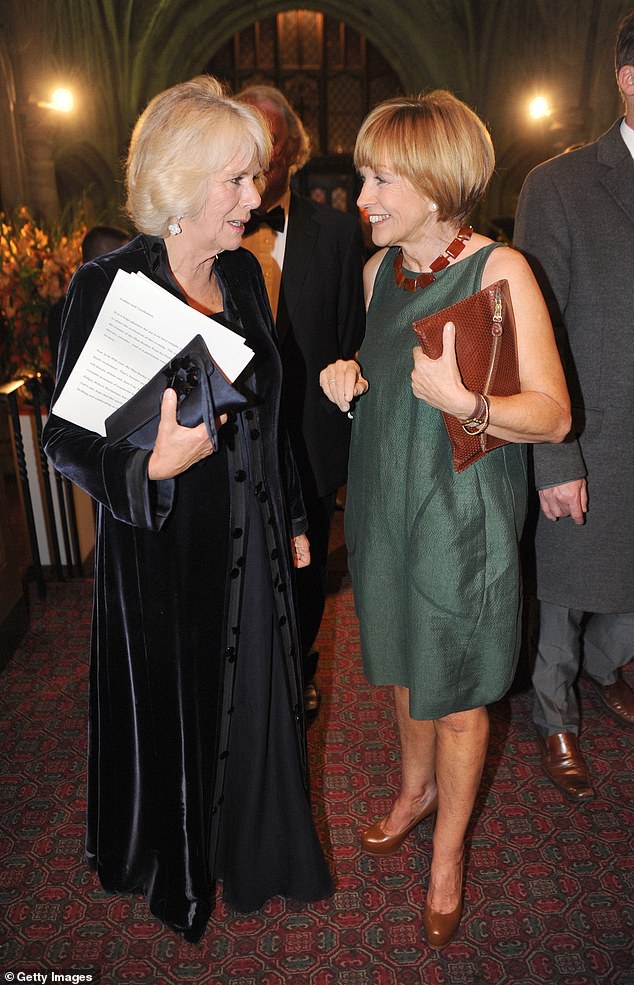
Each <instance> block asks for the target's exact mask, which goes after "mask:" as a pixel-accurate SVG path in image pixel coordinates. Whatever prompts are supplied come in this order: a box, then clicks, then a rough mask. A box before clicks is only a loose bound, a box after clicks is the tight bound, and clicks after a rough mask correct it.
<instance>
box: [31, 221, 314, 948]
mask: <svg viewBox="0 0 634 985" xmlns="http://www.w3.org/2000/svg"><path fill="white" fill-rule="evenodd" d="M118 269H124V270H127V271H142V272H143V273H145V274H146V275H147V276H148V277H150V278H152V279H153V280H155V281H156V282H157V283H159V284H160V285H161V286H162V287H164V288H166V289H167V290H169V291H171V292H172V293H173V294H175V295H177V296H181V295H180V294H179V290H178V287H177V285H176V284H175V282H174V281H173V279H172V278H171V275H170V273H169V269H168V266H167V259H166V250H165V246H164V243H163V241H162V240H160V239H154V238H151V237H147V236H138V237H137V238H136V239H134V240H133V241H132V242H131V243H130V244H128V245H127V246H124V247H123V248H121V249H120V250H117V251H116V252H115V253H112V254H109V255H108V256H106V257H102V258H99V259H98V260H96V261H93V262H91V263H89V264H86V265H85V266H84V267H82V268H81V269H80V270H79V271H78V272H77V273H76V275H75V277H74V278H73V281H72V283H71V286H70V289H69V293H68V300H67V303H66V307H65V312H64V327H63V333H62V342H61V346H60V360H59V377H58V384H57V387H58V391H59V390H61V388H62V387H63V385H64V383H65V381H66V380H67V379H68V375H69V373H70V371H71V369H72V367H73V365H74V364H75V362H76V360H77V358H78V356H79V353H80V351H81V349H82V347H83V345H84V343H85V341H86V338H87V336H88V335H89V333H90V330H91V327H92V325H93V324H94V322H95V319H96V317H97V314H98V311H99V308H100V306H101V304H102V302H103V300H104V297H105V295H106V293H107V291H108V288H109V286H110V284H111V283H112V281H113V279H114V276H115V274H116V271H117V270H118ZM216 269H217V271H218V274H219V277H220V280H221V283H222V285H223V288H224V293H225V311H226V312H227V315H228V316H229V317H230V319H231V320H236V319H239V322H240V323H241V325H242V329H243V332H244V336H245V338H246V340H247V342H248V344H249V345H250V346H251V347H252V348H253V349H254V350H255V352H256V356H255V359H254V361H253V363H252V364H251V365H250V367H249V368H248V369H247V370H246V373H245V375H246V381H245V382H244V384H243V386H244V389H245V392H248V393H249V394H250V395H251V398H252V400H251V408H250V409H249V410H248V411H246V412H244V414H243V415H242V417H243V420H242V421H241V422H240V427H241V428H242V431H241V436H242V442H241V441H240V440H238V430H239V429H238V424H237V423H236V422H235V421H234V422H231V421H230V422H229V423H228V424H227V425H225V427H224V428H222V429H221V430H220V432H219V436H220V439H221V440H220V442H219V450H218V452H217V453H216V454H214V455H212V456H210V457H209V458H207V459H205V460H204V461H202V462H199V463H197V464H196V465H195V466H193V467H192V468H190V469H189V470H188V471H187V472H185V473H184V474H183V475H181V476H178V477H177V478H176V479H172V480H167V481H161V482H151V481H149V480H148V479H147V460H148V458H149V454H150V453H149V452H147V451H143V450H139V449H136V448H133V447H132V446H131V445H129V444H127V443H125V442H121V443H119V444H111V443H110V442H109V441H108V440H107V439H106V438H103V437H100V436H98V435H96V434H94V433H92V432H89V431H86V430H84V429H83V428H81V427H78V426H75V425H73V424H70V423H69V422H67V421H65V420H62V419H61V418H59V417H56V416H55V414H51V416H50V418H49V420H48V423H47V425H46V429H45V435H44V440H45V447H46V452H47V454H48V455H49V457H50V458H51V460H52V461H53V463H54V465H55V467H56V468H57V469H59V471H60V472H62V473H63V474H64V475H66V476H67V477H68V478H69V479H71V480H72V481H73V482H75V483H76V484H77V485H78V486H80V487H81V488H83V489H84V490H86V491H87V492H88V493H89V494H90V495H91V496H92V497H94V499H95V500H96V502H97V504H98V506H97V542H96V559H95V560H96V566H95V598H94V616H93V634H92V660H91V697H90V733H89V791H88V836H87V856H88V859H89V861H90V863H91V864H92V865H93V866H94V867H95V868H96V869H97V871H98V872H99V875H100V878H101V881H102V883H103V885H104V886H105V888H107V889H110V890H114V891H126V892H143V893H145V895H146V896H147V897H148V900H149V903H150V908H151V909H152V911H153V912H154V913H155V914H156V915H158V916H159V917H160V918H161V919H163V920H165V922H167V923H168V924H169V925H171V926H173V927H175V928H176V929H178V930H181V931H182V932H183V933H184V934H185V936H186V937H188V938H189V939H190V940H196V939H197V938H199V937H200V936H201V934H202V932H203V931H204V927H205V924H206V922H207V919H208V916H209V913H210V910H211V906H212V893H213V880H214V877H215V876H216V874H217V872H216V867H215V857H216V846H217V843H218V838H219V830H218V818H219V816H220V815H221V813H222V812H221V809H220V805H221V804H222V799H223V780H224V773H225V769H226V768H230V766H228V767H227V766H226V762H227V755H228V753H227V748H228V744H229V743H228V734H229V726H230V720H231V714H232V711H233V708H232V689H233V675H234V667H235V657H236V648H237V646H238V643H239V639H240V633H241V629H242V626H243V625H244V620H245V619H248V613H245V612H243V611H242V587H241V586H242V580H243V577H244V574H245V572H244V566H245V558H247V553H248V552H247V549H246V541H247V539H248V531H249V524H250V522H252V519H251V520H250V512H249V511H253V509H254V506H253V504H254V503H256V504H257V506H256V507H255V508H256V509H258V510H259V511H260V513H261V516H262V520H263V529H264V531H265V534H264V539H265V543H266V551H265V552H262V553H265V555H266V556H265V557H264V558H262V557H260V558H259V563H260V565H261V564H264V565H265V570H266V571H269V570H270V575H271V577H270V581H271V583H272V585H274V586H275V587H274V589H273V590H272V592H271V589H270V585H269V597H271V598H273V599H274V603H271V607H272V608H273V609H274V610H276V611H275V616H274V618H275V619H276V620H277V623H278V624H279V627H280V629H279V633H280V635H281V643H282V647H283V652H284V665H285V672H286V676H287V678H288V693H289V694H290V700H291V703H292V715H293V723H294V725H293V732H294V736H295V741H296V743H297V746H298V755H299V759H300V762H301V768H302V770H303V777H302V779H303V783H304V788H305V787H306V758H305V744H304V727H303V720H302V709H301V700H300V695H301V689H300V688H301V682H300V673H299V670H298V666H297V653H298V649H297V644H296V626H295V616H294V612H293V606H292V593H291V591H290V587H289V586H290V582H291V578H292V570H291V560H290V553H289V539H290V535H291V532H292V533H293V534H297V533H300V532H302V531H303V529H305V518H304V515H303V504H302V501H301V493H300V492H299V486H298V484H297V480H296V476H295V473H294V469H293V466H292V459H290V456H289V457H287V453H286V451H285V450H284V452H283V454H282V455H280V452H279V447H278V406H279V394H280V385H281V367H280V359H279V356H278V352H277V347H276V343H275V341H274V339H273V336H272V321H271V314H270V309H269V305H268V301H267V298H266V292H265V288H264V284H263V281H262V276H261V272H260V268H259V266H258V264H257V262H256V261H255V260H254V258H253V257H252V256H251V254H249V253H248V252H247V251H245V250H243V249H239V250H237V251H236V252H235V253H224V254H222V255H221V257H220V258H219V260H218V261H217V267H216ZM245 435H246V436H247V437H246V440H247V443H248V452H249V454H248V461H244V460H243V459H244V440H245V439H244V436H245ZM286 447H287V445H286V444H285V445H284V449H286ZM241 449H242V450H241ZM280 460H283V465H282V467H280ZM247 469H250V470H251V472H250V475H252V476H253V487H252V494H251V497H250V498H249V496H248V495H247V493H246V490H247V487H248V486H249V483H248V482H247V481H245V479H246V478H247V475H246V471H247ZM283 476H284V478H283ZM283 485H284V486H286V489H285V490H284V492H283ZM286 502H288V504H289V508H288V510H287V507H286ZM258 522H259V521H258ZM272 618H273V617H272ZM229 763H231V758H230V757H229ZM221 874H222V873H221ZM300 898H301V897H300Z"/></svg>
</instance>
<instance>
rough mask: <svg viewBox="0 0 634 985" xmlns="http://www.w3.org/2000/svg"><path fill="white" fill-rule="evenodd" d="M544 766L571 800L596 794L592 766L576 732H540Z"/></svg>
mask: <svg viewBox="0 0 634 985" xmlns="http://www.w3.org/2000/svg"><path fill="white" fill-rule="evenodd" d="M539 743H540V751H541V760H542V768H543V770H544V773H545V774H546V776H548V778H549V779H550V780H552V781H553V783H554V784H555V786H557V787H559V789H560V790H562V791H563V792H564V793H565V795H566V797H569V798H570V800H589V799H590V797H594V790H593V789H592V784H591V782H590V776H589V774H588V768H587V766H586V764H585V761H584V758H583V756H582V755H581V750H580V748H579V740H578V738H577V736H576V734H575V733H574V732H555V734H554V735H540V736H539Z"/></svg>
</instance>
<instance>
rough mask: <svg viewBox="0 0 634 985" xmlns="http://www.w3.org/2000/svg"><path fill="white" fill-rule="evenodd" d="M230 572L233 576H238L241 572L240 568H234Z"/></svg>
mask: <svg viewBox="0 0 634 985" xmlns="http://www.w3.org/2000/svg"><path fill="white" fill-rule="evenodd" d="M229 574H230V577H231V578H237V577H238V575H239V574H240V568H232V569H231V571H230V572H229Z"/></svg>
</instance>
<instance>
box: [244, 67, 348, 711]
mask: <svg viewBox="0 0 634 985" xmlns="http://www.w3.org/2000/svg"><path fill="white" fill-rule="evenodd" d="M238 98H239V99H242V100H244V101H245V102H248V103H250V104H251V105H253V106H255V107H257V109H259V110H260V112H261V113H262V114H263V116H264V117H265V118H266V120H267V122H268V124H269V127H270V129H271V135H272V138H273V156H272V159H271V164H270V167H269V171H268V172H267V174H266V175H265V176H264V177H265V181H266V187H265V188H264V190H263V191H262V203H261V205H260V211H259V213H258V214H256V216H255V217H254V220H253V221H252V223H251V225H250V226H248V227H247V230H246V233H245V237H244V240H243V245H244V246H245V247H246V248H247V249H248V250H251V251H252V252H253V253H254V254H255V255H256V256H257V258H258V260H259V261H260V264H261V266H262V270H263V272H264V279H265V282H266V286H267V291H268V294H269V299H270V301H271V307H272V309H273V314H274V316H275V321H276V326H277V331H278V336H279V341H280V351H281V356H282V364H283V369H284V382H283V387H282V405H283V413H284V416H285V419H286V425H287V427H288V430H289V434H290V438H291V445H292V448H293V452H294V455H295V459H296V462H297V467H298V470H299V474H300V478H301V481H302V490H303V494H304V501H305V504H306V511H307V514H308V537H309V540H310V549H311V558H312V560H311V564H310V566H309V567H308V568H304V569H302V570H300V571H298V572H297V594H298V608H299V624H300V631H301V640H302V651H303V659H304V682H305V691H304V704H305V707H306V711H307V712H309V713H311V712H312V713H315V712H316V711H317V709H318V708H319V702H320V696H319V691H318V689H317V687H316V685H315V681H314V678H315V671H316V669H317V657H318V654H317V653H316V651H315V650H314V649H313V643H314V642H315V638H316V636H317V633H318V630H319V624H320V622H321V617H322V615H323V611H324V604H325V598H326V562H327V558H328V535H329V532H330V524H331V520H332V515H333V511H334V507H335V496H336V492H337V489H338V488H339V487H340V486H341V485H343V484H344V483H345V481H346V476H347V464H348V445H349V441H350V420H349V419H348V417H347V416H346V415H345V414H341V413H340V412H339V411H338V410H337V408H336V407H334V405H333V404H332V403H330V401H328V400H326V398H325V397H324V395H323V393H322V390H321V388H320V386H319V373H320V371H321V370H322V369H323V368H324V366H326V365H327V364H328V363H331V362H333V361H334V360H336V359H351V358H352V357H353V356H354V355H355V353H356V351H357V349H358V348H359V345H360V344H361V340H362V337H363V331H364V327H365V309H364V302H363V286H362V268H363V255H364V253H363V241H362V236H361V229H360V224H359V221H358V220H357V218H356V217H355V216H352V215H348V214H346V213H343V212H339V211H337V210H336V209H333V208H330V207H329V206H327V205H319V204H317V203H315V202H312V201H310V200H309V199H306V198H302V197H301V196H299V195H297V194H295V193H294V192H292V191H291V190H290V178H291V175H292V174H293V173H294V172H295V171H297V170H298V169H299V168H300V167H302V165H303V164H304V163H305V162H306V160H307V159H308V156H309V140H308V136H307V134H306V132H305V130H304V127H303V125H302V123H301V120H300V119H299V118H298V116H297V114H296V113H295V112H294V111H293V109H292V108H291V106H290V105H289V103H288V101H287V100H286V98H285V97H284V95H283V94H282V93H281V92H280V91H279V90H278V89H275V88H273V87H271V86H250V87H249V88H248V89H244V90H243V91H242V92H241V93H240V94H239V96H238ZM271 211H272V214H269V215H266V213H271ZM262 217H264V219H262Z"/></svg>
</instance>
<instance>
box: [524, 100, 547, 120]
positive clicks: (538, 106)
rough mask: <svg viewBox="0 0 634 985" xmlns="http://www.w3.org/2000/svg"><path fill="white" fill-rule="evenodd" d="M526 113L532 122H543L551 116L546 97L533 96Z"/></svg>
mask: <svg viewBox="0 0 634 985" xmlns="http://www.w3.org/2000/svg"><path fill="white" fill-rule="evenodd" d="M528 113H529V116H530V117H531V118H532V119H533V120H544V119H545V118H546V117H547V116H551V115H552V109H551V108H550V103H549V102H548V100H547V98H546V96H535V98H534V99H531V101H530V103H529V104H528Z"/></svg>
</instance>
